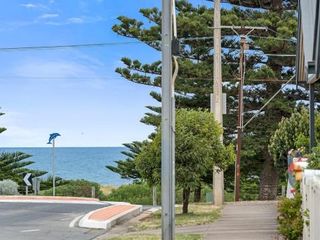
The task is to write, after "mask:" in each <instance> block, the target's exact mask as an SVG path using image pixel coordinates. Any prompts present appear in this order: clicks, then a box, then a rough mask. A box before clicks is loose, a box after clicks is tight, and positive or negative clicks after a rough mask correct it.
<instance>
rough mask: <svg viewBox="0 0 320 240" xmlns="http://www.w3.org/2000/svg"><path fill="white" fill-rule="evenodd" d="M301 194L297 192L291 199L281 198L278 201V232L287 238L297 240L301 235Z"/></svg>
mask: <svg viewBox="0 0 320 240" xmlns="http://www.w3.org/2000/svg"><path fill="white" fill-rule="evenodd" d="M301 204H302V196H301V194H300V193H299V192H297V193H296V195H295V197H294V198H292V199H288V198H283V199H282V200H281V201H280V202H279V206H278V211H279V216H278V223H279V232H280V233H281V234H282V235H283V236H284V237H285V239H287V240H298V239H301V237H302V232H303V218H302V213H301Z"/></svg>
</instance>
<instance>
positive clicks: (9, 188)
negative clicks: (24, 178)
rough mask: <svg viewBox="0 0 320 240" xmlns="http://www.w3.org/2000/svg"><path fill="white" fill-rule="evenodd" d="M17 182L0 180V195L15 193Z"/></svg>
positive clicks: (16, 191) (16, 192)
mask: <svg viewBox="0 0 320 240" xmlns="http://www.w3.org/2000/svg"><path fill="white" fill-rule="evenodd" d="M18 187H19V186H18V184H17V183H16V182H14V181H12V180H3V181H0V195H17V194H19V193H18Z"/></svg>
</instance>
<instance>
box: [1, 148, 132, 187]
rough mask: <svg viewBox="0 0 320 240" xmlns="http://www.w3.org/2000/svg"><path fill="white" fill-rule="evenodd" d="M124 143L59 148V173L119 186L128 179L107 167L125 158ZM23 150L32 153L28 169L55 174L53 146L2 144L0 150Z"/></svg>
mask: <svg viewBox="0 0 320 240" xmlns="http://www.w3.org/2000/svg"><path fill="white" fill-rule="evenodd" d="M123 150H125V148H124V147H88V148H87V147H79V148H77V147H74V148H56V150H55V156H56V158H55V159H56V164H55V166H56V176H59V177H62V178H64V179H86V180H89V181H94V182H97V183H100V184H104V185H114V186H119V185H122V184H125V183H129V182H130V181H129V180H125V179H121V178H120V176H119V175H118V174H116V173H113V172H112V171H110V170H108V169H107V168H106V167H105V166H106V165H115V161H116V160H122V159H125V156H124V155H123V154H121V151H123ZM16 151H20V152H24V153H28V154H30V155H32V157H30V158H28V159H26V160H28V161H29V160H30V161H33V162H34V163H33V164H32V165H29V166H27V168H29V169H36V170H44V171H47V172H48V174H50V175H52V174H51V173H52V167H51V166H52V165H51V159H52V158H51V156H52V155H51V154H52V149H51V148H0V152H16Z"/></svg>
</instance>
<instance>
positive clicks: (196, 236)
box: [109, 234, 203, 240]
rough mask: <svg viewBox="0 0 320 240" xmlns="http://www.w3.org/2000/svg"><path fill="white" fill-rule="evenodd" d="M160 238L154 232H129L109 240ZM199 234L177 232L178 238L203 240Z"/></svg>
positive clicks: (155, 239) (148, 239)
mask: <svg viewBox="0 0 320 240" xmlns="http://www.w3.org/2000/svg"><path fill="white" fill-rule="evenodd" d="M137 239H139V240H160V239H161V237H160V236H158V235H153V234H129V235H125V236H121V237H115V238H110V239H109V240H137ZM202 239H203V238H202V236H201V235H199V234H177V235H176V240H202Z"/></svg>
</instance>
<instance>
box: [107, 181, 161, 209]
mask: <svg viewBox="0 0 320 240" xmlns="http://www.w3.org/2000/svg"><path fill="white" fill-rule="evenodd" d="M157 195H158V196H157V197H158V202H159V200H160V199H159V197H160V196H159V189H158V194H157ZM107 200H108V201H119V202H129V203H134V204H142V205H151V204H152V189H151V188H150V187H149V186H148V185H147V184H145V183H141V184H136V183H134V184H128V185H122V186H120V187H119V188H117V189H113V190H112V191H111V193H110V194H109V195H108V197H107Z"/></svg>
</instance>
